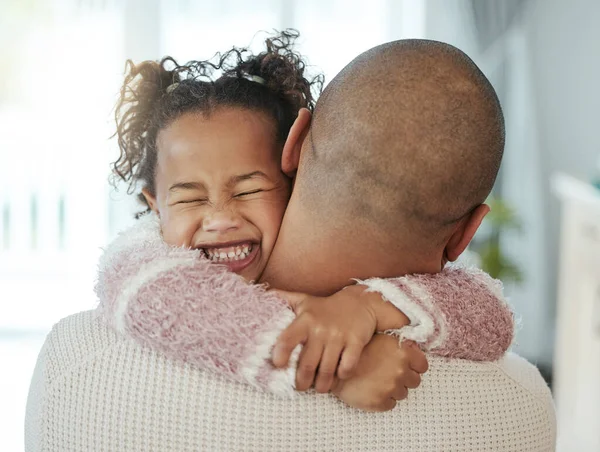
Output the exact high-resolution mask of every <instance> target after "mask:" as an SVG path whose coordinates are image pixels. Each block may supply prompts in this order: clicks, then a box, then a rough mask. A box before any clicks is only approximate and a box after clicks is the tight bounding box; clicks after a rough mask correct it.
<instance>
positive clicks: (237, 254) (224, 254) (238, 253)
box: [205, 245, 253, 262]
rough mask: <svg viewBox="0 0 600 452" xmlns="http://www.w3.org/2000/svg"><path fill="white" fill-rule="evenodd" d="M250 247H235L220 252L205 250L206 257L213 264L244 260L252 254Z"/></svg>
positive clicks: (213, 249)
mask: <svg viewBox="0 0 600 452" xmlns="http://www.w3.org/2000/svg"><path fill="white" fill-rule="evenodd" d="M252 248H253V246H252V245H243V246H236V247H235V248H233V249H232V248H229V249H225V250H223V251H220V250H218V249H215V248H212V249H208V250H205V254H206V256H207V257H208V258H209V259H210V260H211V261H213V262H224V261H232V260H234V261H239V260H243V259H246V258H247V257H248V255H249V254H250V253H251V252H252Z"/></svg>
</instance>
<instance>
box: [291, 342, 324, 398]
mask: <svg viewBox="0 0 600 452" xmlns="http://www.w3.org/2000/svg"><path fill="white" fill-rule="evenodd" d="M322 355H323V343H322V342H321V341H318V340H317V339H314V340H313V339H311V340H309V341H308V342H307V343H306V345H305V346H304V348H303V349H302V352H300V358H299V359H298V370H297V371H296V389H297V390H298V391H306V390H307V389H308V388H310V387H311V386H312V384H313V381H314V379H315V371H316V370H317V366H318V365H319V362H320V361H321V356H322Z"/></svg>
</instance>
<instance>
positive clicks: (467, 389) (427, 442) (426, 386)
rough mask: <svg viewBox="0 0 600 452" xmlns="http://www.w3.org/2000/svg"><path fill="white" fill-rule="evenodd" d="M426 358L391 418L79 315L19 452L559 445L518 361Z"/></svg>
mask: <svg viewBox="0 0 600 452" xmlns="http://www.w3.org/2000/svg"><path fill="white" fill-rule="evenodd" d="M429 363H430V370H429V372H428V373H427V374H425V376H424V379H423V383H422V385H421V386H420V387H419V388H418V389H416V390H414V391H411V392H410V393H409V396H408V399H407V400H405V401H403V402H400V403H399V404H398V406H397V407H396V408H395V409H394V410H393V411H391V412H387V413H381V414H373V413H364V412H361V411H358V410H354V409H351V408H348V407H346V406H345V405H344V404H343V403H341V402H339V401H338V400H337V399H335V398H334V397H332V396H329V395H318V394H307V395H305V396H301V397H296V398H295V399H294V400H288V399H285V398H278V397H276V396H274V395H272V394H269V393H266V392H263V391H259V390H256V389H255V388H253V387H251V386H249V385H246V384H240V383H236V382H231V381H228V380H227V379H226V378H225V377H223V376H219V375H215V374H213V373H211V372H205V371H202V370H200V369H198V368H195V367H193V366H191V365H190V364H184V363H182V362H177V361H173V360H168V359H167V358H165V357H163V356H162V355H161V354H159V353H157V352H156V351H153V350H151V349H149V348H147V347H142V346H140V345H138V344H137V343H135V342H134V341H131V340H130V339H128V338H126V337H123V336H121V335H118V334H116V333H114V332H113V331H112V330H111V329H109V328H108V327H107V326H106V325H105V324H104V323H103V322H101V321H100V320H99V319H98V317H97V315H96V314H95V313H94V312H83V313H79V314H76V315H74V316H71V317H68V318H66V319H64V320H62V321H61V322H59V323H58V324H57V325H56V326H55V327H54V328H53V330H52V332H51V333H50V334H49V336H48V338H47V340H46V343H45V345H44V347H43V349H42V352H41V354H40V356H39V360H38V365H37V366H36V371H35V375H34V378H33V381H32V386H31V390H30V398H29V401H28V406H27V416H26V429H25V431H26V437H25V444H26V447H25V450H26V452H38V451H44V452H95V451H98V452H100V451H107V452H115V451H119V452H139V451H147V452H152V451H157V452H165V451H178V452H192V451H193V452H197V451H261V452H268V451H316V450H318V451H336V452H338V451H384V452H385V451H413V452H420V451H421V452H425V451H426V452H432V451H444V452H446V451H464V452H468V451H473V452H475V451H476V452H484V451H494V452H507V451H530V452H534V451H539V452H542V451H543V452H548V451H553V450H554V444H555V432H556V430H555V427H556V426H555V415H554V408H553V405H552V399H551V395H550V391H549V390H548V388H547V386H546V385H545V383H544V381H543V380H542V378H541V377H540V375H539V373H538V371H537V369H535V367H533V366H531V365H530V364H529V363H527V362H526V361H525V360H523V359H521V358H519V357H518V356H516V355H513V354H507V355H506V356H505V357H504V358H502V359H501V360H499V361H497V362H493V363H489V362H488V363H474V362H467V361H463V360H452V359H446V358H439V357H433V356H430V357H429Z"/></svg>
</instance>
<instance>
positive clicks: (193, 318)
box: [96, 215, 298, 396]
mask: <svg viewBox="0 0 600 452" xmlns="http://www.w3.org/2000/svg"><path fill="white" fill-rule="evenodd" d="M96 294H97V295H98V298H99V301H100V304H99V306H98V310H97V311H98V313H99V314H100V315H101V316H102V317H103V318H104V319H105V320H106V321H107V322H108V324H109V325H110V326H112V327H113V328H114V329H115V330H116V331H117V332H120V333H122V334H124V335H126V336H129V337H131V338H133V339H134V340H135V341H136V342H138V343H141V344H143V345H146V346H149V347H151V348H153V349H155V350H158V351H160V352H162V353H163V354H165V355H166V356H168V357H169V358H172V359H177V360H183V361H185V362H189V363H191V364H193V365H196V366H199V367H201V368H203V369H205V370H208V371H212V372H215V373H218V374H220V375H223V376H224V377H227V378H229V379H233V380H236V381H240V382H244V383H248V384H251V385H253V386H255V387H257V388H260V389H263V390H267V391H270V392H273V393H276V394H279V395H283V396H291V395H293V394H294V381H295V360H296V359H297V356H298V353H297V352H296V353H295V354H294V356H293V357H292V362H291V365H290V367H289V368H288V369H283V370H280V369H276V368H275V367H273V366H272V364H271V362H270V354H271V349H272V346H273V345H274V343H275V341H276V339H277V337H278V336H279V333H280V332H281V331H283V329H285V327H287V326H288V325H289V324H290V323H291V322H292V320H293V319H294V314H293V312H292V310H291V309H290V308H289V306H288V304H287V303H286V302H285V301H284V300H283V299H281V298H280V297H278V296H277V295H275V294H274V293H271V292H268V291H266V290H265V289H264V287H262V286H259V285H251V284H248V283H247V282H246V281H245V280H244V279H243V278H241V277H240V276H238V275H237V274H235V273H232V272H230V271H228V270H227V269H226V268H225V267H224V266H219V265H215V264H212V263H210V262H209V261H208V259H206V258H205V257H204V256H203V255H202V254H201V252H200V251H198V250H189V249H183V248H175V247H171V246H169V245H166V244H165V243H164V242H163V240H162V238H161V235H160V228H159V225H158V221H157V218H156V217H155V216H154V215H147V216H145V217H143V218H142V219H141V220H139V222H138V223H137V224H136V225H135V226H133V227H132V228H130V229H129V230H127V231H125V232H124V233H122V234H120V235H119V236H118V237H117V239H115V241H113V242H112V243H111V244H110V245H109V246H108V248H106V249H105V250H104V253H103V255H102V257H101V259H100V264H99V272H98V281H97V284H96Z"/></svg>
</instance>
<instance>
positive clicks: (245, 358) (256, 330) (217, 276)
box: [96, 215, 512, 395]
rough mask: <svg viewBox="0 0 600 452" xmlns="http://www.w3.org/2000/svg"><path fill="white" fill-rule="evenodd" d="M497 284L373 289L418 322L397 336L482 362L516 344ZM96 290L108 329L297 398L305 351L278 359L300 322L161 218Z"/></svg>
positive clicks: (113, 263) (382, 284)
mask: <svg viewBox="0 0 600 452" xmlns="http://www.w3.org/2000/svg"><path fill="white" fill-rule="evenodd" d="M491 282H493V281H492V280H491V279H489V278H488V279H486V278H485V275H482V274H481V273H480V272H477V271H470V270H458V269H455V270H447V271H445V272H443V273H442V274H440V275H439V277H436V276H427V277H421V276H407V277H403V278H395V279H389V280H381V279H370V280H367V281H364V282H363V284H365V285H366V286H367V287H369V289H370V290H374V291H378V292H380V293H381V294H382V295H383V297H384V298H385V299H387V300H389V301H390V302H392V303H393V304H394V305H395V306H396V307H398V308H399V309H400V310H402V311H403V312H404V313H405V314H406V315H407V316H408V317H409V319H410V320H411V325H410V326H409V327H405V328H403V329H401V330H399V331H394V332H392V333H395V334H398V335H399V336H400V337H402V338H407V339H413V340H415V341H417V342H420V343H421V344H423V346H424V348H425V349H427V350H430V351H431V352H432V353H436V354H441V355H443V356H454V357H461V358H466V359H478V360H481V359H497V358H499V357H500V356H501V355H502V354H503V353H504V351H505V350H506V349H507V348H508V346H509V344H510V338H512V314H511V312H510V310H509V309H508V307H507V306H506V303H505V302H504V300H503V299H502V297H501V293H499V292H498V293H497V292H496V289H497V287H496V286H494V285H493V284H492V285H491V286H490V285H489V283H491ZM436 285H437V286H439V288H437V289H436V287H437V286H436ZM494 287H496V289H494ZM96 292H97V294H98V297H99V299H100V305H99V312H100V313H101V314H102V315H103V316H104V317H105V318H106V319H107V321H108V323H109V324H110V325H112V326H113V327H114V328H115V329H116V330H118V331H120V332H122V333H123V334H126V335H128V336H131V337H132V338H133V339H134V340H136V341H137V342H139V343H142V344H144V345H147V346H150V347H152V348H154V349H157V350H159V351H161V352H162V353H164V354H165V355H167V356H169V357H171V358H175V359H180V360H184V361H187V362H190V363H192V364H194V365H197V366H200V367H202V368H204V369H206V370H209V371H213V372H216V373H219V374H222V375H224V376H226V377H228V378H231V379H234V380H237V381H242V382H246V383H249V384H252V385H254V386H256V387H259V388H261V389H266V390H269V391H271V392H275V393H278V394H286V395H291V394H292V393H293V388H294V379H295V363H296V362H297V356H298V351H296V353H295V354H294V356H293V359H292V362H291V365H290V366H289V367H288V368H287V369H284V370H278V369H275V368H274V367H273V366H272V365H271V360H270V354H271V349H272V346H273V344H274V343H275V341H276V339H277V337H278V335H279V334H280V332H281V331H282V330H284V329H285V328H286V327H287V326H288V325H289V324H290V323H291V322H292V321H293V319H294V314H293V312H292V311H291V309H290V308H289V306H288V305H287V303H286V302H285V301H284V300H283V299H282V298H280V297H279V296H278V295H276V294H275V293H272V292H268V291H266V290H265V289H264V287H262V286H259V285H250V284H248V283H247V282H246V281H245V280H243V279H242V278H241V277H239V276H238V275H236V274H234V273H231V272H229V271H228V270H227V269H226V268H225V267H221V266H218V265H215V264H212V263H210V262H209V261H208V260H207V259H205V258H204V257H203V256H202V254H201V252H200V251H197V250H186V249H182V248H173V247H170V246H168V245H166V244H165V243H164V242H163V241H162V239H161V236H160V229H159V225H158V221H157V219H156V217H155V216H154V215H149V216H146V217H144V218H143V219H142V220H140V223H139V224H137V225H136V226H134V227H132V228H130V229H129V230H128V231H126V232H125V233H123V234H121V235H120V236H119V237H118V238H117V239H116V240H115V241H114V242H113V243H112V244H111V245H110V246H109V247H108V248H107V249H106V250H105V253H104V255H103V257H102V259H101V261H100V269H99V277H98V284H97V286H96ZM455 307H457V309H455ZM507 338H508V340H507Z"/></svg>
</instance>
